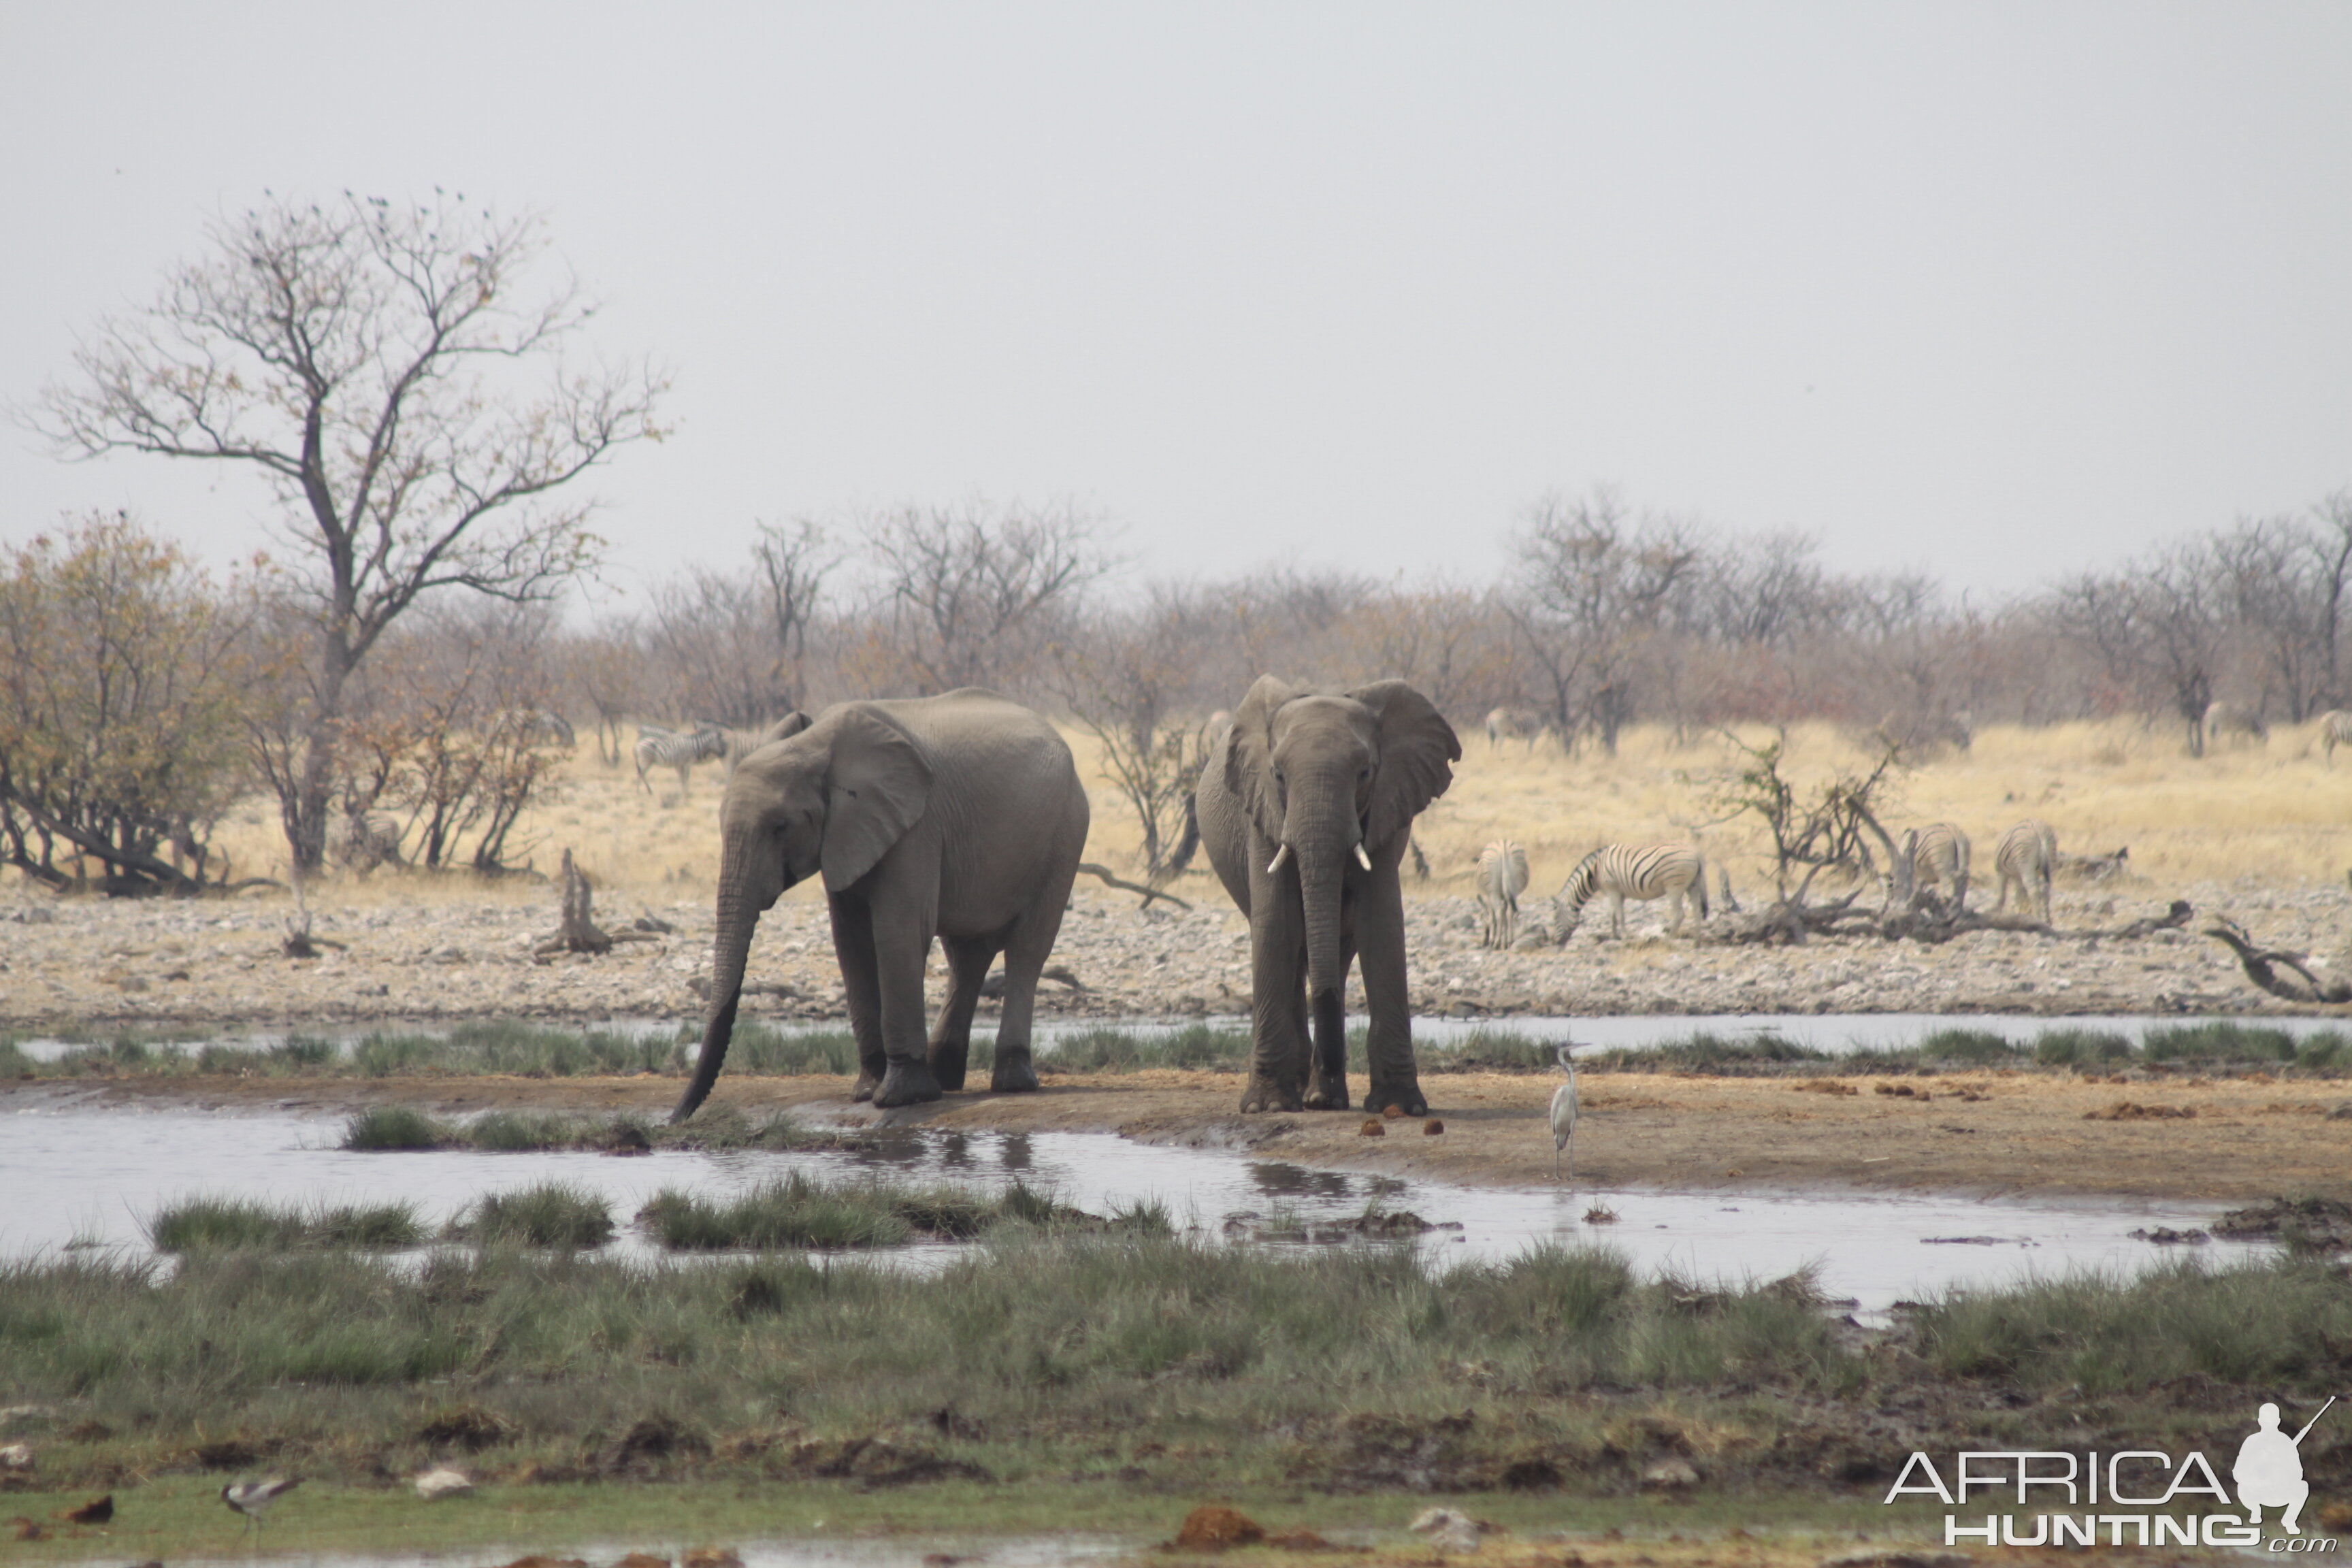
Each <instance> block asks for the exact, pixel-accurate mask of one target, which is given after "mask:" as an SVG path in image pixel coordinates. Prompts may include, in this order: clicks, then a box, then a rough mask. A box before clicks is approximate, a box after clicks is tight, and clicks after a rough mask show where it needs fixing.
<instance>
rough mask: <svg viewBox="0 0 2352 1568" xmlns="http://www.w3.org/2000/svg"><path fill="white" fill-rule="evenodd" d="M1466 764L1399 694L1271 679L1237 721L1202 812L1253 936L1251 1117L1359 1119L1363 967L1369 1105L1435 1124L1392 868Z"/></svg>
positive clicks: (1254, 692) (1421, 700)
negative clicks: (1352, 1015)
mask: <svg viewBox="0 0 2352 1568" xmlns="http://www.w3.org/2000/svg"><path fill="white" fill-rule="evenodd" d="M1461 756H1462V742H1460V741H1459V740H1457V739H1456V738H1455V737H1454V728H1453V726H1452V725H1450V724H1448V723H1446V721H1445V720H1444V716H1443V715H1442V714H1440V713H1439V712H1438V711H1437V710H1436V709H1435V708H1434V707H1433V706H1432V705H1431V704H1430V701H1429V699H1427V698H1426V697H1423V695H1422V694H1421V693H1420V692H1418V691H1415V690H1414V689H1412V687H1410V686H1407V685H1406V684H1405V683H1404V682H1403V681H1402V680H1381V681H1375V682H1373V683H1372V684H1371V685H1370V686H1360V687H1357V688H1355V689H1352V690H1347V691H1340V690H1327V689H1307V688H1297V687H1292V686H1290V685H1287V684H1286V683H1285V682H1283V681H1280V680H1277V679H1275V678H1274V677H1273V676H1270V675H1265V676H1260V677H1259V678H1258V680H1257V684H1256V685H1255V686H1253V687H1251V688H1250V690H1249V695H1248V696H1247V697H1245V698H1244V699H1243V700H1242V705H1241V707H1240V708H1239V709H1237V710H1235V711H1234V722H1233V727H1232V729H1231V730H1229V731H1227V732H1226V733H1225V735H1224V737H1223V742H1222V743H1221V744H1219V745H1218V747H1217V748H1216V749H1215V750H1214V751H1213V752H1211V753H1210V756H1209V763H1208V766H1207V768H1206V769H1205V770H1203V771H1202V775H1201V783H1200V787H1199V788H1198V790H1197V791H1195V801H1196V806H1197V811H1198V814H1199V816H1200V822H1201V839H1202V843H1204V844H1205V845H1207V846H1208V849H1209V860H1210V863H1211V864H1212V865H1213V866H1215V867H1216V868H1217V877H1218V879H1219V880H1220V881H1222V882H1223V883H1224V885H1225V890H1226V891H1227V892H1228V893H1231V894H1232V895H1233V899H1234V903H1236V904H1238V905H1240V906H1241V910H1242V913H1243V914H1244V915H1246V916H1248V917H1249V922H1250V974H1251V1005H1250V1013H1251V1022H1250V1076H1249V1086H1248V1088H1247V1089H1244V1091H1243V1094H1242V1109H1243V1110H1299V1109H1301V1108H1302V1107H1314V1108H1317V1109H1319V1110H1346V1109H1347V1108H1348V1046H1347V1028H1346V1016H1345V1012H1344V1010H1343V1007H1342V999H1343V994H1344V988H1345V986H1346V984H1347V979H1348V966H1349V963H1351V962H1352V961H1353V959H1354V958H1355V956H1356V955H1357V954H1358V953H1361V954H1362V955H1363V974H1364V1002H1365V1008H1366V1011H1367V1012H1368V1013H1369V1014H1370V1026H1371V1027H1370V1058H1371V1082H1370V1090H1369V1092H1368V1093H1367V1094H1366V1096H1365V1099H1364V1104H1365V1105H1366V1106H1367V1107H1370V1108H1381V1109H1385V1108H1386V1107H1388V1106H1391V1105H1400V1106H1402V1107H1403V1108H1404V1110H1406V1112H1407V1113H1408V1114H1411V1115H1414V1116H1419V1115H1421V1114H1423V1112H1425V1111H1426V1110H1428V1109H1429V1102H1428V1101H1427V1100H1425V1099H1423V1096H1422V1092H1421V1079H1420V1074H1419V1072H1418V1070H1417V1068H1416V1067H1415V1065H1414V1062H1413V1055H1412V1019H1411V1014H1410V1011H1409V1004H1408V1000H1407V996H1406V991H1405V956H1404V895H1403V892H1402V889H1400V888H1399V886H1398V881H1397V866H1398V863H1399V862H1400V861H1401V860H1402V859H1403V858H1404V853H1405V845H1406V843H1407V841H1408V839H1409V838H1410V837H1411V836H1412V819H1413V817H1414V816H1417V815H1419V814H1420V812H1421V809H1422V808H1423V806H1425V805H1428V804H1429V803H1430V802H1431V801H1433V800H1434V799H1436V798H1437V797H1438V796H1439V795H1443V794H1444V793H1445V786H1446V785H1447V784H1451V783H1453V782H1454V769H1453V766H1452V764H1453V763H1455V762H1458V761H1460V760H1461ZM1310 1008H1311V1010H1312V1016H1313V1036H1312V1037H1313V1047H1314V1048H1313V1051H1312V1053H1311V1055H1310V1052H1309V1050H1308V1038H1309V1035H1308V1015H1309V1010H1310ZM1302 1079H1304V1080H1305V1083H1304V1086H1303V1089H1304V1092H1303V1093H1302V1083H1301V1080H1302Z"/></svg>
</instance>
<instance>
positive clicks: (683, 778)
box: [637, 724, 727, 795]
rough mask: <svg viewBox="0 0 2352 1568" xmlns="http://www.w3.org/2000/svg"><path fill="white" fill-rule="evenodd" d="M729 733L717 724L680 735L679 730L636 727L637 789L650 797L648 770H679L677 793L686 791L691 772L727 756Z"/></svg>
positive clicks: (645, 726) (647, 725)
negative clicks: (699, 764) (688, 776)
mask: <svg viewBox="0 0 2352 1568" xmlns="http://www.w3.org/2000/svg"><path fill="white" fill-rule="evenodd" d="M726 734H727V732H726V731H724V730H721V729H719V727H718V726H716V725H709V726H706V727H705V728H703V729H699V730H695V731H689V732H688V733H684V734H681V733H679V732H678V731H676V730H664V729H660V728H657V727H656V726H655V725H652V724H640V725H638V726H637V787H638V788H639V789H641V790H644V791H645V792H646V794H647V795H651V794H653V792H654V786H653V785H651V784H647V783H646V769H648V768H676V769H677V793H678V794H680V795H684V794H685V793H686V790H687V784H688V778H687V775H688V772H689V771H690V770H691V769H692V768H693V766H694V764H695V763H708V762H711V761H713V760H715V759H717V758H719V757H722V756H724V755H726V753H727V740H726Z"/></svg>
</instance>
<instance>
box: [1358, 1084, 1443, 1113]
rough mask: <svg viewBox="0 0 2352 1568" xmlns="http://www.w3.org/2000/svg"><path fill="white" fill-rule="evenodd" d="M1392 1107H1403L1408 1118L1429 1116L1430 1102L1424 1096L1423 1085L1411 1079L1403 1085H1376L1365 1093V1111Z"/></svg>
mask: <svg viewBox="0 0 2352 1568" xmlns="http://www.w3.org/2000/svg"><path fill="white" fill-rule="evenodd" d="M1391 1105H1394V1106H1399V1107H1402V1109H1403V1110H1404V1113H1405V1114H1406V1115H1407V1116H1426V1115H1428V1114H1429V1100H1427V1099H1426V1098H1425V1097H1424V1096H1423V1094H1422V1092H1421V1085H1419V1084H1418V1083H1415V1082H1412V1080H1411V1079H1407V1080H1406V1081H1405V1082H1403V1083H1391V1084H1379V1083H1376V1084H1374V1085H1372V1087H1371V1088H1370V1089H1368V1090H1366V1091H1365V1094H1364V1109H1365V1110H1387V1109H1388V1108H1389V1107H1390V1106H1391Z"/></svg>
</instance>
